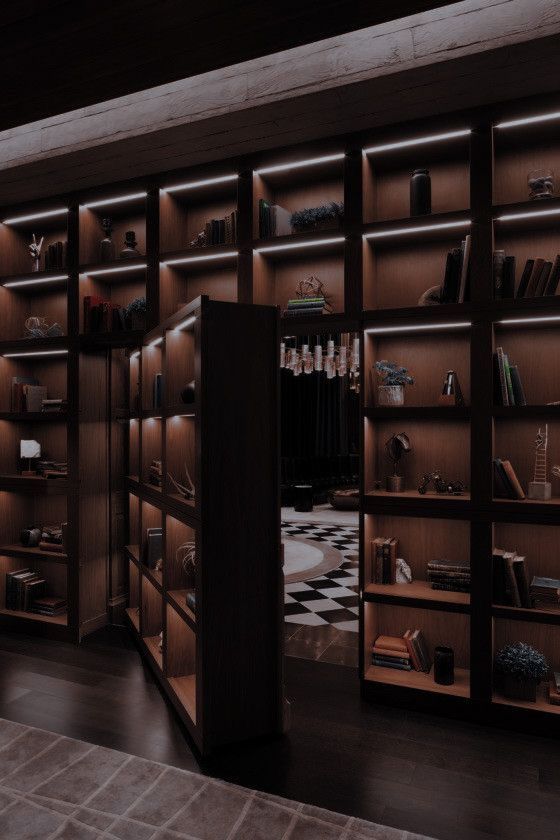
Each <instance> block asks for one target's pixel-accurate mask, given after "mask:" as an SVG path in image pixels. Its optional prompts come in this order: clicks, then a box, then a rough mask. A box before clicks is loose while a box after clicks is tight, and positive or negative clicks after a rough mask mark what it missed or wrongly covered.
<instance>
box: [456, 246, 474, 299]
mask: <svg viewBox="0 0 560 840" xmlns="http://www.w3.org/2000/svg"><path fill="white" fill-rule="evenodd" d="M470 260H471V235H470V233H467V235H466V237H465V238H464V240H463V245H462V260H461V279H460V281H459V295H458V297H457V303H464V302H465V301H466V300H467V299H468V297H469V288H468V282H469V267H470Z"/></svg>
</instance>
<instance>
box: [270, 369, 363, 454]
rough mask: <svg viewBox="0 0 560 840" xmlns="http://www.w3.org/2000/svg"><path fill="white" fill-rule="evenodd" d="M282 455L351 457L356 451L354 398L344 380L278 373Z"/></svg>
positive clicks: (356, 410) (284, 372) (341, 378)
mask: <svg viewBox="0 0 560 840" xmlns="http://www.w3.org/2000/svg"><path fill="white" fill-rule="evenodd" d="M281 383H282V456H283V457H285V458H300V457H304V458H312V457H316V458H319V457H325V456H326V457H329V456H336V455H351V454H355V453H356V452H357V451H358V396H357V394H356V393H355V392H354V391H350V389H349V387H348V377H347V376H346V377H339V376H336V377H334V378H333V379H327V375H326V373H325V372H324V371H322V372H320V373H315V372H314V373H311V374H304V373H302V374H300V376H294V375H293V373H292V372H291V371H289V370H282V371H281Z"/></svg>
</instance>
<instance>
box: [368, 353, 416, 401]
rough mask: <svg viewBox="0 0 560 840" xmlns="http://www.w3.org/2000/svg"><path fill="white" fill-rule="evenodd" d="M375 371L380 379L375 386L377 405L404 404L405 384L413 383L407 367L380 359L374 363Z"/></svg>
mask: <svg viewBox="0 0 560 840" xmlns="http://www.w3.org/2000/svg"><path fill="white" fill-rule="evenodd" d="M375 371H376V373H377V375H378V376H379V378H380V379H381V385H378V387H377V401H378V405H404V388H405V385H414V379H413V377H412V376H410V374H409V372H408V370H407V368H404V367H399V365H397V364H396V363H395V362H388V361H387V360H386V359H382V360H381V361H379V362H376V363H375Z"/></svg>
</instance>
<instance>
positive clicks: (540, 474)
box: [527, 423, 552, 502]
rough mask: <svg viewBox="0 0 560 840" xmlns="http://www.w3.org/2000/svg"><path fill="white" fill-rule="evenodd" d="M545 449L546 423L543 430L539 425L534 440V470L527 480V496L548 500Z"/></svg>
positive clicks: (549, 484)
mask: <svg viewBox="0 0 560 840" xmlns="http://www.w3.org/2000/svg"><path fill="white" fill-rule="evenodd" d="M547 450H548V423H547V424H546V425H545V427H544V433H543V430H542V429H541V428H540V427H539V431H538V432H537V437H536V440H535V470H534V472H533V480H532V481H530V482H529V490H528V493H527V497H528V498H529V499H538V500H540V501H544V502H546V501H548V499H550V497H551V496H552V485H551V483H550V481H548V480H547Z"/></svg>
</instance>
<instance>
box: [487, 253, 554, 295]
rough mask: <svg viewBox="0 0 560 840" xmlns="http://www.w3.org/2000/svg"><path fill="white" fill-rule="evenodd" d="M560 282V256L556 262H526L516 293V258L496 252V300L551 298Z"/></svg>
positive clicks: (532, 260) (530, 260)
mask: <svg viewBox="0 0 560 840" xmlns="http://www.w3.org/2000/svg"><path fill="white" fill-rule="evenodd" d="M559 281H560V254H557V255H556V257H555V259H554V262H552V261H551V260H545V259H541V258H538V259H529V260H527V261H526V263H525V266H524V267H523V271H522V273H521V277H520V279H519V285H518V287H517V291H515V257H508V256H506V254H505V251H495V252H494V295H495V297H496V298H498V299H500V298H512V297H516V298H530V297H551V296H554V295H555V294H556V291H557V289H558V283H559Z"/></svg>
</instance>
